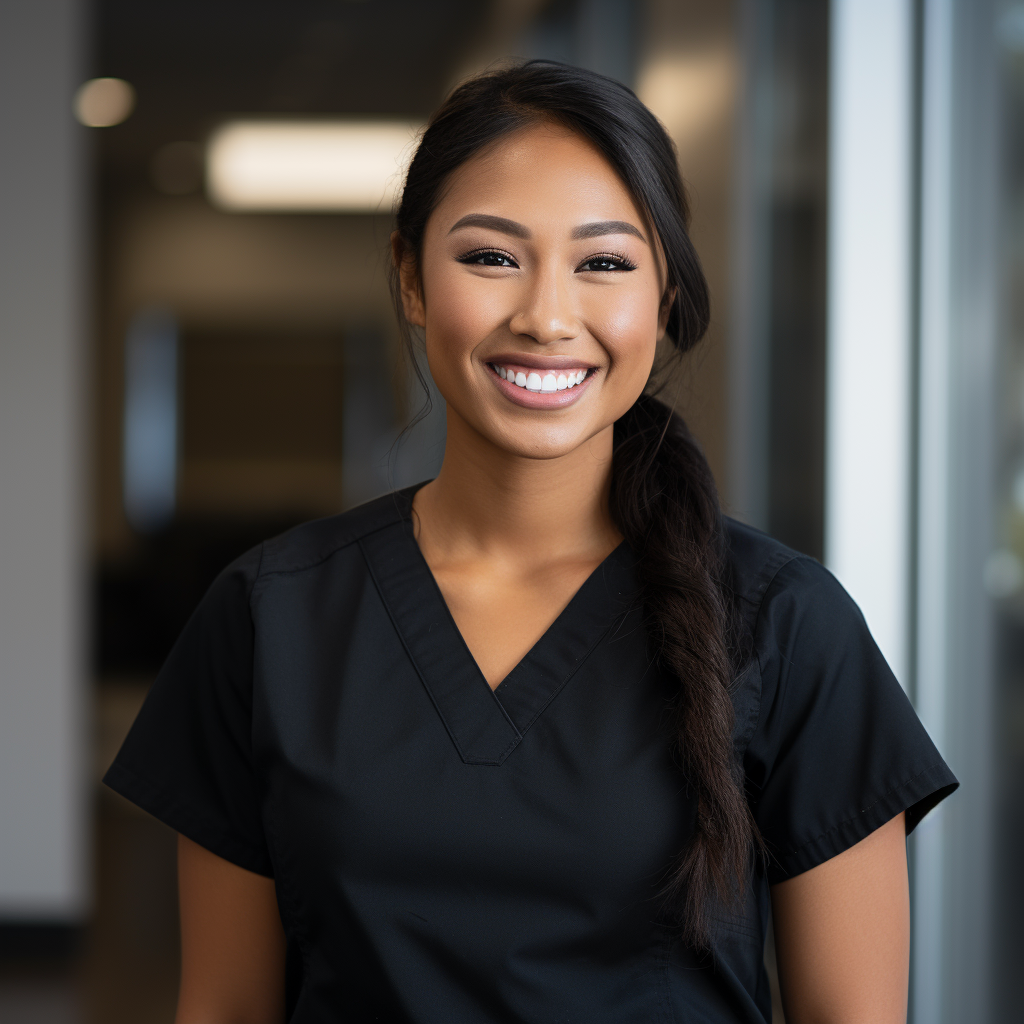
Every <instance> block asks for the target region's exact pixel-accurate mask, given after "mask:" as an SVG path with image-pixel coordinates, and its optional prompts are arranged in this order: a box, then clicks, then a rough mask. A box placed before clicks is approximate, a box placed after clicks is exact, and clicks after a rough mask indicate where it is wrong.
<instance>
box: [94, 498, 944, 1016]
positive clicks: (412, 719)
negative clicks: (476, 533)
mask: <svg viewBox="0 0 1024 1024" xmlns="http://www.w3.org/2000/svg"><path fill="white" fill-rule="evenodd" d="M413 493H414V489H410V490H408V491H404V492H398V493H396V494H392V495H388V496H386V497H384V498H381V499H379V500H377V501H375V502H372V503H370V504H369V505H365V506H363V507H361V508H359V509H356V510H354V511H352V512H348V513H345V514H344V515H341V516H337V517H334V518H331V519H326V520H321V521H318V522H314V523H309V524H306V525H304V526H300V527H298V528H296V529H295V530H292V531H291V532H289V533H287V534H285V535H284V536H282V537H280V538H277V539H275V540H272V541H268V542H267V543H265V544H263V545H261V546H260V547H259V548H258V549H256V550H253V551H252V552H250V553H249V554H247V555H245V556H243V557H242V558H241V559H239V560H238V561H237V562H235V563H234V564H233V565H231V566H230V567H229V568H228V569H226V570H225V571H224V572H223V573H222V574H221V576H220V577H219V578H218V580H217V581H216V582H215V583H214V584H213V586H212V587H211V589H210V591H209V592H208V593H207V595H206V597H205V598H204V599H203V601H202V603H201V605H200V606H199V608H198V610H197V611H196V613H195V614H194V616H193V617H192V619H191V621H190V622H189V624H188V626H187V627H186V628H185V630H184V632H183V634H182V636H181V638H180V639H179V641H178V643H177V645H176V646H175V648H174V650H173V651H172V653H171V655H170V657H169V658H168V661H167V663H166V665H165V666H164V668H163V670H162V672H161V673H160V675H159V677H158V679H157V681H156V683H155V684H154V686H153V688H152V690H151V692H150V694H149V696H148V697H147V699H146V702H145V705H144V707H143V708H142V711H141V713H140V714H139V717H138V720H137V721H136V723H135V725H134V726H133V728H132V730H131V733H130V734H129V736H128V738H127V740H126V742H125V744H124V746H123V748H122V750H121V752H120V754H119V755H118V757H117V759H116V761H115V762H114V765H113V767H112V768H111V769H110V771H109V773H108V775H107V777H106V782H107V784H108V785H110V786H112V787H113V788H114V789H115V790H117V791H118V792H120V793H121V794H123V795H124V796H125V797H127V798H128V799H129V800H132V801H134V802H135V803H137V804H139V805H140V806H141V807H143V808H145V809H146V810H148V811H149V812H151V813H152V814H154V815H156V816H157V817H158V818H160V819H161V820H163V821H164V822H166V823H167V824H168V825H170V826H171V827H172V828H174V829H176V830H177V831H179V832H181V833H183V834H184V835H186V836H188V837H189V838H191V839H193V840H194V841H195V842H197V843H199V844H200V845H202V846H204V847H206V848H207V849H209V850H212V851H213V852H214V853H216V854H218V855H220V856H221V857H224V858H226V859H227V860H229V861H233V862H234V863H235V864H238V865H240V866H242V867H244V868H247V869H249V870H250V871H255V872H258V873H260V874H263V875H268V876H271V877H273V878H274V880H275V884H276V890H277V898H278V903H279V906H280V910H281V917H282V921H283V923H284V927H285V932H286V935H287V940H288V996H287V1001H288V1019H289V1021H292V1022H294V1024H321V1022H323V1024H327V1022H335V1021H340V1020H345V1021H352V1022H361V1021H395V1022H413V1021H414V1022H417V1024H435V1022H436V1024H460V1022H466V1024H471V1022H472V1024H477V1022H479V1024H490V1022H493V1024H498V1022H501V1024H508V1022H515V1021H521V1022H524V1024H547V1022H552V1024H553V1022H580V1024H600V1022H615V1024H629V1022H637V1024H639V1022H644V1024H650V1022H708V1024H711V1022H714V1024H719V1022H750V1024H754V1022H758V1024H763V1022H767V1021H770V1020H771V1001H770V996H769V991H768V983H767V978H766V975H765V971H764V967H763V961H762V954H763V948H764V941H765V930H766V927H767V914H768V886H769V884H771V883H774V882H777V881H780V880H782V879H785V878H789V877H790V876H792V875H794V874H797V873H799V872H802V871H806V870H808V869H809V868H812V867H814V866H815V865H817V864H819V863H821V862H822V861H824V860H827V859H828V858H829V857H832V856H834V855H835V854H838V853H840V852H841V851H843V850H845V849H847V848H848V847H849V846H852V845H853V844H854V843H856V842H858V841H859V840H860V839H862V838H863V837H864V836H866V835H867V834H868V833H870V832H871V831H873V830H874V829H876V828H877V827H878V826H880V825H882V824H883V823H885V822H886V821H888V820H889V819H890V818H891V817H893V816H894V815H896V814H898V813H899V812H900V811H903V810H906V811H907V825H908V828H913V826H914V825H915V824H916V823H917V822H918V821H919V820H920V818H921V816H922V815H923V814H924V813H925V812H926V811H927V810H928V809H929V808H931V807H932V806H933V805H934V804H936V803H937V802H938V801H939V800H941V799H942V798H943V797H944V796H946V795H947V794H948V793H950V792H952V790H953V789H955V788H956V785H957V783H956V780H955V778H954V777H953V775H952V774H951V772H950V771H949V769H948V768H947V767H946V765H945V764H944V763H943V761H942V759H941V757H940V756H939V754H938V753H937V751H936V750H935V748H934V746H933V745H932V743H931V741H930V740H929V738H928V736H927V734H926V733H925V731H924V729H923V728H922V726H921V725H920V723H919V722H918V720H917V718H916V716H915V714H914V712H913V710H912V708H911V706H910V704H909V703H908V701H907V699H906V697H905V696H904V694H903V691H902V690H901V689H900V687H899V685H898V683H897V682H896V680H895V679H894V678H893V676H892V673H891V672H890V671H889V669H888V667H887V666H886V664H885V661H884V660H883V658H882V656H881V654H880V653H879V651H878V649H877V647H876V646H875V644H874V642H873V641H872V639H871V636H870V634H869V632H868V630H867V627H866V625H865V623H864V620H863V618H862V617H861V615H860V612H859V611H858V610H857V608H856V606H855V605H854V604H853V602H852V601H851V600H850V598H849V597H848V596H847V595H846V593H845V592H844V591H843V589H842V588H841V587H840V586H839V584H838V583H837V582H836V581H835V580H834V579H833V578H832V576H831V575H830V574H829V573H828V572H827V571H826V570H825V569H823V568H822V567H821V566H820V565H819V564H818V563H817V562H815V561H814V560H812V559H810V558H807V557H804V556H801V555H797V554H796V553H794V552H793V551H790V550H788V549H787V548H784V547H783V546H781V545H780V544H778V543H776V542H775V541H772V540H770V539H769V538H768V537H765V536H764V535H762V534H760V533H758V532H756V531H754V530H752V529H750V528H748V527H745V526H742V525H740V524H738V523H735V522H732V521H727V536H728V543H729V559H730V571H731V576H732V581H733V586H734V588H735V590H736V593H737V596H738V601H739V607H740V611H741V615H742V619H743V624H744V629H745V630H746V634H747V639H748V643H747V648H748V650H749V655H748V657H747V660H746V663H745V665H744V666H743V667H742V670H741V671H740V672H739V674H738V677H737V679H736V683H735V692H734V705H735V710H736V725H735V749H736V756H737V758H738V759H739V761H740V762H741V763H742V765H743V769H744V772H745V776H746V782H747V791H748V797H749V800H750V802H751V806H752V808H753V811H754V815H755V817H756V820H757V824H758V826H759V828H760V830H761V833H762V835H763V836H764V839H765V841H766V843H767V846H768V849H769V851H770V858H769V860H768V862H767V863H766V864H765V865H763V866H759V867H758V869H757V870H756V872H755V875H754V878H753V879H752V882H751V886H750V889H749V891H748V893H747V898H746V905H745V907H744V908H742V911H736V912H730V913H728V914H726V913H723V914H721V915H720V918H721V920H720V921H719V925H718V930H717V939H716V943H715V949H714V952H713V953H712V954H709V955H704V956H699V957H698V956H696V955H694V954H693V953H691V952H690V951H689V950H688V949H686V948H685V947H684V945H683V944H682V943H681V942H680V941H679V940H678V937H677V929H676V927H675V926H674V924H673V920H672V916H671V908H670V907H668V906H666V904H665V902H664V900H663V899H662V898H661V896H660V892H661V890H662V888H663V886H664V885H665V882H666V880H667V878H668V877H669V874H670V872H671V870H672V868H673V866H674V864H675V863H676V862H677V860H678V855H679V852H680V850H681V849H682V848H683V846H684V844H685V842H686V839H687V836H688V834H689V832H690V829H691V827H692V822H693V816H694V804H693V801H692V800H691V798H690V796H689V794H688V792H687V788H686V784H685V780H684V779H683V777H682V775H681V774H680V771H679V768H678V765H677V761H676V759H675V758H674V757H673V736H672V719H671V715H670V713H669V711H668V704H669V701H670V700H671V698H672V695H673V692H674V690H675V688H676V687H675V685H674V684H673V681H672V680H671V679H670V678H668V677H667V676H666V674H664V673H663V672H662V671H661V670H660V669H659V667H658V665H657V663H656V661H655V660H653V659H652V656H651V653H650V649H649V644H648V640H647V636H646V634H645V631H644V628H643V622H642V618H643V617H642V610H641V608H640V606H639V603H638V599H637V592H636V579H635V570H634V565H635V560H634V556H633V554H632V553H631V552H630V550H629V549H628V547H627V546H626V545H622V546H620V547H619V548H618V549H617V550H616V551H615V552H613V553H612V554H611V555H610V556H609V557H608V558H607V559H606V560H605V561H604V563H602V565H600V566H599V567H598V568H597V570H595V572H594V573H593V575H592V576H591V577H590V578H589V579H588V580H587V582H586V583H585V584H584V585H583V586H582V588H581V589H580V590H579V592H578V593H577V594H576V595H575V597H573V599H572V600H571V601H570V603H569V604H568V606H567V607H566V608H565V610H564V611H563V612H562V614H561V615H560V616H559V618H558V619H557V621H556V622H555V623H554V624H553V625H552V626H551V628H550V629H549V630H548V631H547V632H546V633H545V634H544V636H543V637H541V639H540V640H539V641H538V642H537V644H536V646H534V648H533V649H532V650H531V651H530V652H529V654H527V655H526V657H525V658H524V659H523V661H522V662H521V663H520V664H519V665H518V666H517V667H516V668H515V669H514V670H513V671H512V672H511V673H510V675H509V676H508V677H507V678H506V679H505V680H504V681H503V682H502V683H501V685H500V686H498V688H497V689H496V690H495V691H494V692H493V693H492V691H491V690H490V688H489V687H488V685H487V683H486V681H485V680H484V678H483V676H482V675H481V673H480V671H479V669H478V668H477V666H476V664H475V662H474V661H473V659H472V657H471V655H470V653H469V651H468V649H467V648H466V645H465V643H464V642H463V640H462V638H461V636H460V635H459V632H458V629H457V627H456V626H455V623H454V621H453V619H452V617H451V615H450V613H449V612H448V609H447V607H446V606H445V604H444V600H443V598H442V596H441V593H440V591H439V590H438V588H437V585H436V583H435V581H434V579H433V577H432V575H431V573H430V570H429V568H428V567H427V565H426V562H425V561H424V560H423V557H422V555H421V554H420V551H419V548H418V546H417V544H416V541H415V539H414V536H413V533H412V527H411V523H410V509H411V502H412V494H413Z"/></svg>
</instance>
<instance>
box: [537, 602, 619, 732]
mask: <svg viewBox="0 0 1024 1024" xmlns="http://www.w3.org/2000/svg"><path fill="white" fill-rule="evenodd" d="M626 614H628V610H627V613H626ZM622 619H623V616H622V615H617V616H616V617H615V620H614V621H613V622H612V623H611V624H610V625H609V626H607V627H605V628H604V629H603V630H601V634H600V636H598V637H597V639H596V640H595V641H594V642H593V643H592V644H591V645H590V647H588V648H587V653H586V654H584V655H583V657H582V658H580V659H579V661H578V662H577V663H576V664H575V665H574V666H573V668H572V670H571V671H570V672H569V674H568V675H567V676H566V677H565V679H563V680H562V681H561V682H560V683H559V684H558V685H557V686H556V687H555V688H554V690H552V691H551V693H550V694H549V695H548V698H547V700H545V701H544V703H543V704H541V705H540V707H539V708H537V710H536V712H535V713H534V715H533V717H532V718H531V719H530V720H529V721H528V722H527V723H526V724H525V725H524V726H523V728H522V732H523V733H525V732H526V731H527V729H529V728H530V727H531V726H532V725H533V723H534V722H536V721H537V719H538V718H540V716H541V715H542V714H543V713H544V710H545V709H546V708H547V706H548V705H549V704H550V703H551V702H552V701H553V700H554V699H555V697H557V696H558V695H559V694H560V693H561V692H562V690H563V689H565V686H566V684H567V683H568V682H569V680H570V679H572V677H573V676H574V675H576V673H577V672H579V670H580V669H581V668H582V667H583V665H584V664H585V663H586V661H587V660H588V659H589V658H590V656H591V654H593V653H594V651H595V650H596V649H597V648H598V647H599V646H600V644H601V642H602V641H603V640H604V638H605V637H606V636H607V635H608V634H609V633H610V632H611V631H612V630H613V629H615V627H616V626H618V624H619V623H620V621H622Z"/></svg>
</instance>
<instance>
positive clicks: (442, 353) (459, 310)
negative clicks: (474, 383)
mask: <svg viewBox="0 0 1024 1024" xmlns="http://www.w3.org/2000/svg"><path fill="white" fill-rule="evenodd" d="M423 291H424V295H425V296H426V297H427V306H426V325H427V327H426V340H427V352H428V354H429V356H430V358H431V359H434V358H435V357H436V358H437V359H438V360H439V361H441V362H444V363H449V362H452V361H456V362H460V361H464V360H465V359H466V358H467V357H468V356H469V355H470V354H471V353H472V351H473V349H474V348H475V347H476V346H477V345H478V344H479V343H480V342H481V341H482V340H483V339H484V338H486V337H487V336H488V335H489V334H491V332H492V331H494V330H495V329H496V328H497V327H499V326H500V325H501V324H502V322H503V321H504V320H505V319H507V311H506V310H505V309H504V304H503V303H502V301H501V295H500V293H499V290H498V289H496V288H494V286H493V282H487V281H483V280H479V279H477V278H474V277H472V276H471V275H468V274H465V273H459V272H457V271H456V272H453V273H446V272H445V271H444V270H440V271H438V272H436V273H434V274H432V275H430V276H429V277H426V276H425V278H424V282H423Z"/></svg>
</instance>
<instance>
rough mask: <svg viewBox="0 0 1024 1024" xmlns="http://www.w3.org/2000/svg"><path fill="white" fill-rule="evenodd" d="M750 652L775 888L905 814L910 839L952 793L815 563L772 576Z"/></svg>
mask: <svg viewBox="0 0 1024 1024" xmlns="http://www.w3.org/2000/svg"><path fill="white" fill-rule="evenodd" d="M754 646H755V653H756V656H757V658H758V661H759V667H760V671H761V705H760V712H759V716H758V724H757V728H756V729H755V731H754V734H753V736H752V737H751V740H750V742H749V744H748V745H747V748H746V751H745V754H744V768H745V772H746V777H747V786H748V796H749V798H750V801H751V806H752V808H753V813H754V818H755V820H756V822H757V825H758V827H759V829H760V831H761V835H762V837H763V838H764V840H765V843H766V846H767V848H768V852H769V867H768V878H769V881H770V882H771V883H775V882H779V881H782V880H784V879H786V878H790V877H792V876H793V875H797V874H800V873H801V872H803V871H807V870H809V869H810V868H813V867H815V866H817V865H818V864H820V863H822V862H823V861H826V860H828V859H829V858H831V857H834V856H835V855H836V854H839V853H842V852H843V851H844V850H846V849H848V848H849V847H851V846H853V845H854V844H855V843H857V842H859V841H860V840H861V839H863V838H864V837H865V836H867V835H868V834H869V833H871V832H873V831H874V830H875V829H877V828H879V827H880V826H881V825H884V824H885V823H886V822H887V821H889V820H890V819H891V818H893V817H895V816H896V815H897V814H899V813H900V812H901V811H906V822H907V831H908V832H909V831H910V830H911V829H913V828H914V827H915V826H916V825H917V823H918V822H919V821H920V820H921V818H922V817H924V815H925V814H926V813H927V812H928V811H929V810H930V809H931V808H932V807H934V806H935V805H936V804H937V803H938V802H939V801H940V800H942V799H943V798H944V797H946V796H948V795H949V794H950V793H952V792H953V790H954V789H956V787H957V785H958V783H957V780H956V778H955V777H954V776H953V773H952V772H951V771H950V770H949V768H948V767H947V766H946V764H945V763H944V762H943V760H942V758H941V756H940V755H939V752H938V751H937V750H936V749H935V746H934V744H933V743H932V741H931V739H930V738H929V736H928V733H927V732H926V731H925V728H924V726H923V725H922V724H921V722H920V721H919V719H918V717H917V715H916V714H915V712H914V709H913V707H912V706H911V704H910V701H909V700H908V699H907V696H906V694H905V693H904V692H903V689H902V687H901V686H900V685H899V683H898V682H897V681H896V678H895V677H894V676H893V674H892V672H891V670H890V669H889V666H888V665H887V664H886V662H885V659H884V658H883V657H882V654H881V652H880V651H879V649H878V647H877V645H876V644H875V642H874V640H873V639H872V637H871V633H870V632H869V630H868V627H867V624H866V623H865V621H864V617H863V616H862V615H861V613H860V610H859V609H858V608H857V606H856V605H855V604H854V602H853V600H852V599H851V598H850V596H849V595H848V594H847V593H846V591H845V590H843V588H842V587H841V586H840V585H839V583H838V582H837V581H836V580H835V578H834V577H833V576H832V575H831V574H830V573H829V572H828V571H827V570H826V569H824V568H823V567H822V566H821V565H819V564H818V563H817V562H815V561H814V560H813V559H810V558H806V557H799V558H794V559H792V560H791V561H789V562H788V563H786V564H785V565H784V566H783V567H782V568H781V569H780V570H779V571H778V573H777V574H776V575H775V578H774V579H773V581H772V583H771V585H770V586H769V587H768V589H767V591H766V593H765V596H764V600H763V603H762V605H761V611H760V614H759V616H758V620H757V625H756V627H755V636H754Z"/></svg>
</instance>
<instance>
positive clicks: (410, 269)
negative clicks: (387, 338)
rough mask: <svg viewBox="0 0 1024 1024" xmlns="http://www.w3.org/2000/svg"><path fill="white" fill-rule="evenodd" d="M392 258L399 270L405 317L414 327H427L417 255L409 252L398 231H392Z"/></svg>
mask: <svg viewBox="0 0 1024 1024" xmlns="http://www.w3.org/2000/svg"><path fill="white" fill-rule="evenodd" d="M391 258H392V259H393V260H394V261H395V269H396V270H397V271H398V284H399V288H400V290H401V293H402V310H403V312H404V313H405V319H406V320H408V321H409V323H411V324H412V325H413V326H414V327H426V326H427V316H426V309H425V307H424V304H423V287H422V285H421V282H420V274H419V267H417V266H416V258H415V256H414V255H413V254H412V253H411V252H409V251H408V250H407V249H406V247H405V243H404V242H403V241H402V238H401V236H400V235H399V233H398V232H397V231H392V232H391Z"/></svg>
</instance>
